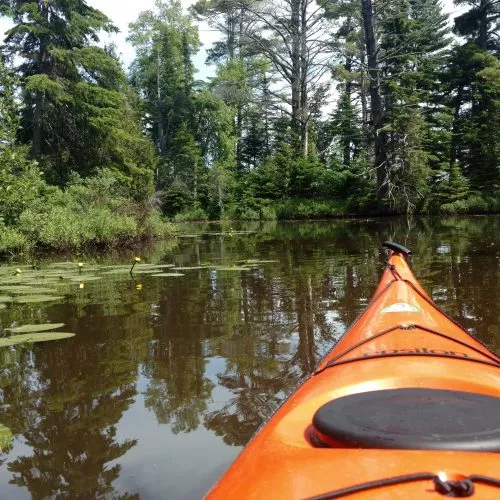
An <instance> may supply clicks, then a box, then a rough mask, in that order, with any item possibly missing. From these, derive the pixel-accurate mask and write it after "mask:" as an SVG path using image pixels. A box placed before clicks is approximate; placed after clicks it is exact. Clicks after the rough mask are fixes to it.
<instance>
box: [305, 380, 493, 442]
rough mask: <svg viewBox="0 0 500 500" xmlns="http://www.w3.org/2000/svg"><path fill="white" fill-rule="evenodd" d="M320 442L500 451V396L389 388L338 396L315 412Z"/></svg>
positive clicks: (317, 439)
mask: <svg viewBox="0 0 500 500" xmlns="http://www.w3.org/2000/svg"><path fill="white" fill-rule="evenodd" d="M313 441H314V442H317V441H319V443H318V444H321V445H322V446H335V447H349V448H385V449H419V450H457V451H458V450H461V451H487V452H500V398H496V397H491V396H484V395H481V394H473V393H469V392H460V391H448V390H438V389H391V390H383V391H371V392H363V393H360V394H353V395H350V396H344V397H341V398H338V399H334V400H333V401H330V402H329V403H326V404H325V405H323V406H322V407H321V408H320V409H319V410H318V411H317V412H316V414H315V415H314V419H313Z"/></svg>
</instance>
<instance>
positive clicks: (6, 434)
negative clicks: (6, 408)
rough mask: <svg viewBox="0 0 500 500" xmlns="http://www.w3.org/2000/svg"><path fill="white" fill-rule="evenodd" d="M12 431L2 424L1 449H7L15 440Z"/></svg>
mask: <svg viewBox="0 0 500 500" xmlns="http://www.w3.org/2000/svg"><path fill="white" fill-rule="evenodd" d="M13 437H14V436H13V435H12V431H11V430H10V429H9V428H8V427H5V425H2V424H0V449H2V448H7V447H8V446H9V445H10V443H12V439H13Z"/></svg>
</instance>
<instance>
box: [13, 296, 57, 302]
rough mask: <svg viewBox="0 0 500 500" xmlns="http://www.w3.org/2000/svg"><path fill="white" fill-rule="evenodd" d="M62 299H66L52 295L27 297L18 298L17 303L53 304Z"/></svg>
mask: <svg viewBox="0 0 500 500" xmlns="http://www.w3.org/2000/svg"><path fill="white" fill-rule="evenodd" d="M62 299H64V297H57V296H51V295H26V296H25V297H23V296H21V297H17V298H16V300H15V302H16V303H18V304H38V303H40V302H53V301H57V300H62Z"/></svg>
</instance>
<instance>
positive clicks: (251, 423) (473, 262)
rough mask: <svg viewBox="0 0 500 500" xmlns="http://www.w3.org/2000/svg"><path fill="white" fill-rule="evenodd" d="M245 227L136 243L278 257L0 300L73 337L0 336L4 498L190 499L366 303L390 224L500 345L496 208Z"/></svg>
mask: <svg viewBox="0 0 500 500" xmlns="http://www.w3.org/2000/svg"><path fill="white" fill-rule="evenodd" d="M234 229H235V230H236V229H242V228H241V227H236V226H235V228H234ZM243 229H250V230H253V231H255V232H254V233H250V234H243V235H240V234H234V232H232V231H231V230H230V226H229V225H226V226H223V227H220V226H214V225H210V226H208V225H207V226H195V227H192V226H191V227H189V228H188V229H187V230H188V231H189V232H190V233H193V232H198V233H200V236H199V237H197V238H193V237H191V238H182V239H180V240H179V244H178V245H177V246H173V247H172V245H166V244H164V243H159V244H158V245H156V246H155V247H154V248H151V249H148V250H146V249H141V250H140V252H141V256H142V257H143V260H145V261H148V262H153V263H159V262H161V263H176V264H177V265H181V266H187V265H196V264H199V263H206V262H211V263H225V264H234V263H236V262H237V261H240V260H244V259H265V260H275V261H277V262H275V263H265V264H259V265H258V266H257V267H255V268H253V269H252V270H249V271H241V272H238V271H232V272H222V271H209V270H206V269H203V270H194V271H186V272H185V276H184V277H183V278H158V277H152V276H148V275H141V276H135V278H131V277H130V276H129V275H126V274H125V275H117V276H109V277H108V278H107V279H106V280H102V281H96V282H90V283H87V284H86V286H85V287H84V288H83V289H78V288H75V289H74V290H72V291H71V292H69V293H68V294H67V295H66V296H65V298H64V301H62V302H61V303H59V304H55V305H54V304H53V305H48V306H45V305H15V306H10V307H8V308H7V309H4V310H0V330H1V329H2V328H6V327H8V326H10V325H12V324H14V323H17V324H26V323H44V322H47V321H49V322H61V323H66V325H67V326H66V327H65V331H72V332H75V333H76V334H77V335H76V337H74V338H72V339H68V340H62V341H57V342H52V343H46V344H36V345H31V346H17V347H11V348H3V349H0V424H3V425H5V426H7V427H9V428H10V429H11V430H12V431H13V433H14V435H15V438H14V441H13V443H12V446H11V447H10V448H9V449H7V450H4V451H3V452H2V453H0V464H1V465H0V491H1V493H0V496H1V498H9V499H20V498H56V497H57V498H71V499H76V498H123V499H125V498H127V499H132V498H134V499H135V498H144V499H146V498H168V499H180V498H199V497H201V496H202V495H203V494H204V493H205V492H206V491H207V489H208V488H209V487H210V486H211V485H212V484H213V482H214V481H215V480H216V479H217V477H218V476H219V475H220V474H221V473H222V472H223V470H224V469H225V468H226V467H227V465H228V464H229V463H230V462H231V461H232V460H233V459H234V457H235V456H236V455H237V453H238V452H239V450H240V449H241V447H242V446H244V445H245V443H247V441H248V440H249V439H250V437H251V436H252V434H253V433H254V431H255V430H256V429H257V428H258V427H259V426H260V425H261V424H262V422H263V421H265V419H266V418H267V417H269V415H271V413H272V412H273V410H274V409H275V408H276V407H277V405H278V404H279V403H280V401H282V399H283V398H284V397H285V395H286V394H287V393H289V392H290V391H291V390H292V388H293V387H294V386H295V385H296V384H297V382H298V381H299V380H300V379H301V378H302V377H303V376H305V375H307V374H308V373H309V372H310V371H311V370H312V369H313V368H314V366H315V365H316V363H317V362H318V360H319V358H320V357H321V355H322V354H323V353H324V352H325V350H326V349H327V348H329V347H330V346H331V344H332V342H334V341H335V339H336V338H338V336H339V335H340V334H342V333H343V331H344V329H345V328H346V326H348V325H349V324H350V323H352V322H353V321H354V319H355V318H356V317H357V316H358V314H359V313H360V312H361V311H362V310H363V308H364V307H365V306H366V304H367V302H368V299H369V297H370V295H371V293H372V292H373V290H374V287H375V285H376V283H377V281H378V277H379V275H380V273H381V271H382V268H383V263H384V258H383V254H382V252H381V251H380V243H381V242H382V241H384V240H386V239H389V238H392V239H395V240H396V241H399V242H400V243H402V244H405V245H407V246H409V247H410V248H412V249H413V251H414V258H413V265H414V270H415V273H416V274H417V276H418V277H419V278H420V279H421V281H422V283H423V284H424V286H425V287H426V288H427V290H429V291H430V292H431V294H432V296H433V298H434V300H435V301H436V302H437V303H438V304H439V305H440V306H441V307H442V308H443V309H445V310H446V311H447V312H448V313H449V314H451V315H452V316H453V317H454V318H455V319H457V320H458V321H459V322H460V323H462V324H463V325H464V326H465V327H466V328H467V329H468V330H469V331H471V332H472V333H473V334H475V335H477V336H478V337H480V338H481V339H482V340H484V341H485V342H487V343H488V344H489V345H490V346H492V347H493V348H494V349H496V350H500V315H499V313H498V310H499V309H498V305H499V300H498V297H499V296H500V237H499V235H500V218H498V217H496V218H495V217H490V218H471V219H465V220H464V219H461V220H445V221H413V222H411V223H406V222H405V221H396V220H366V221H347V222H342V221H341V222H325V223H300V224H297V223H296V224H269V225H263V226H260V225H258V224H255V225H253V226H251V227H244V228H243ZM221 230H222V231H227V232H229V234H225V235H221V234H219V235H215V234H201V233H202V232H205V231H207V232H211V233H216V232H220V231H221ZM138 252H139V250H137V249H136V250H135V251H134V252H131V253H126V254H121V255H118V254H115V255H106V256H102V257H87V262H88V261H92V260H94V261H95V262H100V263H108V264H109V263H128V262H131V260H132V259H133V256H134V255H135V254H137V253H138ZM78 258H79V259H83V257H81V256H80V257H78ZM59 260H60V258H59Z"/></svg>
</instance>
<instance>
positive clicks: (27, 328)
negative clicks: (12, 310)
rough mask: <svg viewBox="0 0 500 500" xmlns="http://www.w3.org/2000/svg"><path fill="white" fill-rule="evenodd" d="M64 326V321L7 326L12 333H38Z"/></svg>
mask: <svg viewBox="0 0 500 500" xmlns="http://www.w3.org/2000/svg"><path fill="white" fill-rule="evenodd" d="M62 326H64V323H44V324H40V325H23V326H16V327H14V328H7V330H8V331H9V332H11V333H36V332H45V331H47V330H55V329H57V328H61V327H62Z"/></svg>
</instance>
